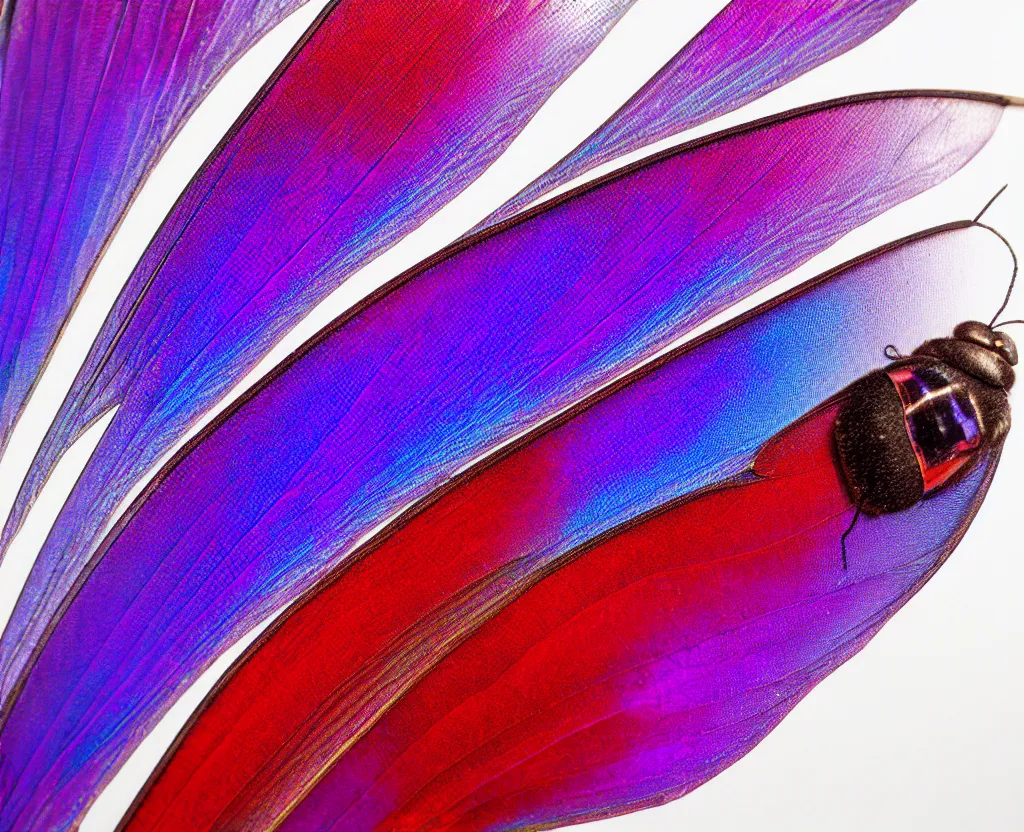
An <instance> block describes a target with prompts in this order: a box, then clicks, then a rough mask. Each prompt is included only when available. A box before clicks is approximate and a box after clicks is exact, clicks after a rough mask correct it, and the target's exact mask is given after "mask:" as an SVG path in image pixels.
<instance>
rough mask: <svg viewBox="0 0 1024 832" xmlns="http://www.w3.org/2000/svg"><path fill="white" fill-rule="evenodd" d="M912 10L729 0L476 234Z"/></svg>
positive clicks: (908, 0) (895, 4)
mask: <svg viewBox="0 0 1024 832" xmlns="http://www.w3.org/2000/svg"><path fill="white" fill-rule="evenodd" d="M913 2H914V0H883V2H870V3H863V2H856V0H854V2H851V0H803V2H784V3H766V2H764V0H733V2H732V3H729V4H728V5H727V6H726V7H725V8H724V9H723V10H722V12H721V13H720V14H718V15H716V16H715V18H714V19H713V20H712V21H711V22H710V23H708V25H707V26H706V27H704V29H703V30H702V31H701V32H700V34H698V35H697V37H695V38H694V39H693V40H692V41H690V42H689V43H688V44H687V45H686V46H685V47H684V48H683V49H681V50H680V52H679V54H677V55H676V56H675V57H674V58H673V59H672V60H671V61H670V62H669V63H668V64H666V65H665V67H664V68H663V69H662V70H661V71H660V72H659V73H658V74H657V75H655V76H654V77H653V78H652V79H651V80H650V81H648V82H647V83H646V84H645V85H644V87H643V88H642V89H641V90H640V91H639V92H637V94H636V95H634V96H633V97H632V98H631V99H630V100H629V101H628V102H626V104H625V105H623V107H622V108H621V109H620V110H619V111H618V112H616V113H615V115H614V116H612V117H611V118H610V119H609V120H608V121H607V122H605V123H604V124H603V125H601V127H600V128H598V129H597V130H595V131H594V133H593V134H592V135H590V136H589V137H587V139H586V140H585V141H583V142H582V143H581V144H580V145H579V147H577V148H576V149H575V150H573V151H572V153H570V154H569V155H568V156H566V157H565V158H564V159H562V161H560V162H559V163H558V164H557V165H555V166H554V167H553V168H551V170H549V171H547V172H546V173H545V174H544V175H543V176H541V177H539V178H538V179H537V180H536V181H534V182H532V183H531V184H530V185H529V186H528V187H526V188H524V189H523V191H522V192H520V193H519V194H517V195H516V196H515V197H514V198H513V199H511V200H509V201H508V202H507V203H506V204H505V205H503V206H502V207H501V208H500V209H498V210H497V211H495V212H494V214H492V215H491V216H490V217H488V218H487V221H486V222H484V223H482V224H481V226H480V227H484V226H487V225H490V224H492V223H494V222H496V221H498V220H500V219H503V218H505V217H510V216H512V215H513V214H515V213H517V212H518V211H520V210H522V208H523V207H524V206H526V205H529V204H530V203H531V202H535V201H536V200H538V199H540V198H541V197H542V196H544V194H546V193H549V192H550V191H552V190H554V189H555V188H557V187H559V186H560V185H562V184H564V183H566V182H569V181H571V180H573V179H575V178H576V177H578V176H581V175H582V174H584V173H586V172H587V171H589V170H591V169H593V168H595V167H597V166H598V165H601V164H604V163H605V162H610V161H612V160H614V159H615V158H616V157H618V156H623V155H625V154H626V153H630V152H632V151H634V150H638V149H640V148H642V147H645V146H647V145H649V144H653V143H654V142H657V141H660V140H662V139H667V138H669V137H670V136H673V135H675V134H676V133H681V132H682V131H684V130H688V129H689V128H691V127H696V126H697V125H699V124H702V123H703V122H705V121H709V120H710V119H713V118H716V117H717V116H721V115H724V114H725V113H728V112H730V111H732V110H735V109H737V108H739V107H741V106H743V105H744V104H746V103H748V102H750V101H753V100H754V99H756V98H759V97H760V96H762V95H765V94H766V93H769V92H771V91H772V90H774V89H778V88H779V87H781V86H784V85H785V84H788V83H789V82H790V81H792V80H794V79H795V78H798V77H799V76H801V75H803V74H804V73H805V72H807V71H808V70H811V69H814V67H816V66H818V65H820V64H822V63H824V62H825V61H827V60H830V59H832V58H835V57H836V56H838V55H840V54H842V53H843V52H846V51H847V50H849V49H852V48H853V47H854V46H857V45H858V44H859V43H862V42H863V41H865V40H867V39H868V38H870V37H871V36H872V35H874V34H875V33H876V32H878V31H880V30H881V29H884V28H885V27H886V26H888V25H889V24H890V23H892V21H893V20H895V19H896V18H897V17H898V16H899V15H900V14H901V13H902V12H903V11H904V10H905V9H907V8H908V7H909V6H911V5H913Z"/></svg>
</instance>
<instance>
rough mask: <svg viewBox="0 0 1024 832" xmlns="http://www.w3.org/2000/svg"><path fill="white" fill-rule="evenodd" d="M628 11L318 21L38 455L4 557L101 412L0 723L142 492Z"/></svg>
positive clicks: (243, 124) (162, 235) (144, 274)
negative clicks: (31, 655) (69, 595)
mask: <svg viewBox="0 0 1024 832" xmlns="http://www.w3.org/2000/svg"><path fill="white" fill-rule="evenodd" d="M632 2H633V0H594V2H588V3H585V4H580V3H564V2H561V1H560V0H485V2H476V0H465V1H464V2H451V3H448V2H446V3H428V4H422V3H409V2H405V0H340V2H333V3H332V4H331V5H330V6H329V8H328V10H327V12H326V13H325V14H323V15H321V17H320V19H319V22H318V23H317V24H315V25H314V26H313V27H312V28H311V29H310V31H309V32H308V33H307V35H306V37H305V38H304V40H303V41H302V43H301V44H300V45H299V46H298V47H297V49H296V51H295V52H293V54H292V56H291V57H290V58H289V59H288V61H286V64H285V68H284V69H283V71H282V72H281V73H280V74H279V75H277V76H276V77H275V78H274V79H272V81H271V82H270V83H269V84H268V86H267V87H265V88H264V89H263V90H262V91H261V93H260V94H259V96H257V98H256V100H255V101H254V102H253V103H252V104H251V105H250V107H249V109H248V110H247V111H246V113H245V114H243V116H242V118H241V119H240V121H239V122H237V123H236V124H235V125H234V127H233V128H232V130H231V131H230V132H229V134H228V136H227V137H226V138H225V139H224V141H223V142H222V144H221V147H220V148H219V150H218V151H217V152H216V153H214V154H213V155H212V156H211V157H210V159H208V160H207V162H206V164H205V165H204V166H203V168H202V169H201V170H200V172H199V173H198V174H197V176H196V178H195V179H194V180H193V181H192V183H191V184H190V186H189V187H188V189H187V190H186V191H185V193H184V195H183V196H182V198H181V200H180V201H179V202H178V203H177V204H176V205H175V207H174V209H173V210H172V212H171V213H170V215H169V216H168V218H167V219H166V220H165V221H164V224H163V226H162V227H161V229H160V230H159V232H158V233H157V235H156V237H155V238H154V241H153V242H152V243H151V244H150V246H149V248H148V249H147V251H146V253H145V254H144V255H143V257H142V259H141V261H140V262H139V264H138V265H137V267H136V268H135V270H134V272H133V273H132V275H131V277H130V278H129V280H128V283H127V285H126V287H125V289H124V290H123V291H122V293H121V295H120V297H119V298H118V300H117V302H116V304H115V306H114V308H113V310H112V312H111V314H110V316H109V317H108V319H107V321H106V323H105V325H104V328H103V330H102V331H101V333H100V335H99V336H98V339H97V341H96V343H95V344H94V346H93V348H92V350H91V351H90V353H89V355H88V356H87V357H86V359H85V362H84V364H83V367H82V370H81V372H80V373H79V376H78V378H77V380H76V382H75V384H74V385H73V387H72V390H71V392H70V393H69V395H68V398H67V399H66V400H65V402H64V405H63V406H62V409H61V411H60V413H59V414H58V416H57V419H56V422H55V428H54V431H55V432H51V434H50V436H49V438H48V439H46V440H44V442H43V443H42V445H41V447H40V450H39V453H38V456H37V458H36V460H35V463H34V466H33V468H32V470H31V471H30V472H29V474H28V478H27V481H26V484H25V486H24V487H23V489H22V494H21V496H20V498H19V500H18V502H17V504H16V505H15V507H14V509H13V511H12V515H11V518H10V519H9V521H8V523H7V525H6V527H5V530H4V537H3V544H4V545H5V546H6V545H7V544H8V543H9V542H10V539H11V538H12V536H13V534H14V533H15V532H16V531H17V529H18V527H19V525H20V524H21V521H22V520H23V519H24V516H25V513H26V511H27V509H28V508H29V507H30V505H31V502H32V500H33V499H34V498H35V496H36V495H37V494H38V490H39V488H41V486H42V484H43V482H44V481H45V475H46V474H47V473H48V472H49V471H50V470H51V467H52V465H53V464H55V463H56V461H57V460H58V459H59V457H60V455H61V453H63V451H64V450H66V448H67V447H69V445H70V443H71V442H73V441H74V440H75V439H77V438H78V437H79V436H80V435H81V432H82V431H83V430H84V429H85V428H86V427H87V426H88V425H89V424H91V423H92V422H93V421H94V420H95V419H96V418H98V417H99V416H100V415H102V414H103V413H105V412H106V411H108V410H109V409H110V408H113V407H117V408H118V411H117V414H116V416H115V417H114V418H113V420H112V422H111V424H110V427H109V429H108V430H107V432H106V438H105V439H104V440H103V441H102V442H101V443H100V445H99V447H98V448H97V450H96V452H95V453H94V454H93V456H92V458H91V460H90V463H89V465H88V467H87V468H86V470H85V472H84V473H83V475H82V477H81V479H80V480H79V481H78V483H77V485H76V488H75V490H74V493H73V494H72V496H71V498H70V499H69V501H68V502H67V504H66V505H65V507H64V510H63V511H62V512H61V514H60V516H59V518H58V519H57V521H56V523H55V524H54V527H53V529H52V530H51V534H50V536H49V538H48V540H47V542H46V544H45V546H44V550H43V552H42V553H41V554H40V556H39V558H38V560H37V562H36V569H35V570H34V572H33V577H32V578H31V579H30V584H31V586H30V587H29V589H28V590H27V593H26V594H25V595H24V596H23V600H24V602H25V603H24V604H23V605H22V609H21V610H20V611H19V612H16V613H15V616H14V618H13V619H12V622H11V624H10V625H9V627H8V629H7V631H6V632H5V634H4V639H5V640H4V642H3V647H0V653H2V658H0V679H2V680H3V681H2V682H0V703H2V702H3V699H4V698H5V697H6V694H7V693H8V692H9V690H10V685H9V683H10V681H11V678H12V676H11V673H12V664H11V662H12V655H11V650H12V648H13V645H15V644H18V643H21V644H22V647H21V649H22V650H29V651H31V649H32V648H31V641H32V640H33V639H34V637H35V636H36V635H38V633H39V632H41V631H42V629H43V628H44V627H45V626H46V625H47V622H48V620H49V617H50V616H51V615H52V613H53V611H54V610H55V609H56V607H57V605H58V604H59V603H60V601H61V599H62V598H63V597H64V595H65V594H66V592H67V590H68V589H69V588H70V587H71V586H72V585H73V583H74V581H75V579H76V578H77V576H78V575H79V574H80V571H81V569H82V568H83V567H84V566H85V563H86V561H87V559H88V556H89V555H90V554H92V552H93V551H94V548H95V545H96V543H97V542H98V537H99V535H100V533H101V532H102V530H103V529H104V528H106V527H107V523H108V521H109V519H110V517H111V514H113V513H114V511H115V510H116V508H117V507H118V506H119V505H120V504H121V502H122V500H123V499H124V498H125V496H126V495H127V494H128V493H129V491H130V490H131V488H132V486H133V485H134V484H135V483H136V482H137V481H138V478H139V477H140V476H141V475H142V474H143V472H144V471H145V470H146V469H147V468H149V467H150V466H151V465H153V463H155V462H156V461H157V460H158V459H159V458H160V456H161V455H162V454H164V453H165V452H166V451H167V449H168V448H169V446H171V445H173V444H174V442H175V441H176V440H177V439H179V438H180V437H181V435H182V433H183V432H184V431H185V430H186V429H187V428H188V427H189V425H190V424H192V422H194V420H195V419H196V418H197V417H198V416H199V415H201V414H202V413H203V412H204V411H205V410H206V409H207V408H208V407H209V406H211V405H212V404H214V403H215V402H216V401H217V399H219V398H220V397H221V396H222V395H223V394H224V393H226V392H227V391H228V390H229V389H230V388H231V387H232V385H233V384H234V383H235V382H236V381H238V380H239V379H240V377H241V375H242V374H244V372H245V371H246V370H247V369H249V368H250V367H251V366H252V365H253V364H254V363H255V362H256V361H258V360H259V358H260V356H261V355H263V353H264V352H265V351H266V350H267V349H269V347H270V346H271V345H272V344H273V342H274V341H276V340H277V338H279V337H280V336H281V335H282V334H283V333H284V332H285V331H287V329H288V328H290V327H291V326H292V325H293V324H295V323H296V322H297V321H298V320H300V319H301V318H302V316H303V315H304V314H305V313H306V312H308V311H309V309H310V307H311V306H312V305H313V304H315V303H316V302H317V301H318V300H320V299H322V298H323V297H324V296H325V295H326V294H328V293H329V292H330V291H331V290H332V289H334V288H336V286H337V285H338V283H339V282H340V280H341V277H342V276H343V275H345V274H347V273H348V272H350V271H353V270H355V269H356V268H358V266H359V265H362V264H363V263H365V262H366V261H367V260H369V259H372V257H373V256H375V255H376V254H378V253H380V251H381V250H382V249H384V248H386V247H387V246H388V245H391V244H392V243H394V242H395V241H396V240H398V239H399V238H401V237H402V236H404V235H405V234H406V233H408V232H409V231H410V230H411V229H412V228H414V227H415V226H416V225H418V224H419V223H421V222H422V221H423V220H424V219H425V218H426V217H427V216H429V214H431V213H432V212H433V211H435V210H437V208H439V207H440V206H441V205H443V204H444V203H446V202H447V201H448V200H450V199H451V198H452V196H454V195H455V194H456V193H458V192H459V191H460V190H462V188H464V187H465V186H466V185H467V184H468V183H469V182H470V181H472V179H473V178H475V177H476V176H477V175H478V174H479V173H480V172H481V171H483V170H484V169H485V168H486V167H487V166H488V165H489V164H490V163H491V162H492V161H493V160H494V158H495V157H496V156H498V155H499V154H500V153H501V152H502V151H503V150H504V149H505V147H506V146H507V145H508V143H509V142H511V140H512V138H513V137H514V136H515V135H516V133H518V132H519V130H520V129H521V128H522V127H523V125H525V124H526V122H527V121H529V119H530V117H531V116H532V115H533V113H535V112H536V111H537V109H538V108H539V107H540V105H541V104H542V103H543V102H544V100H545V99H546V98H547V97H548V96H549V95H550V94H551V93H552V92H553V91H554V89H555V88H556V87H557V86H558V84H559V83H560V82H561V81H562V80H563V79H564V78H565V76H567V75H568V74H569V73H571V72H572V71H573V70H574V69H575V68H576V67H577V66H578V65H579V64H580V63H581V62H582V61H583V60H584V59H585V58H586V57H587V55H588V54H590V52H591V51H592V50H593V49H594V47H595V46H597V44H598V43H600V41H601V40H602V38H603V37H604V35H605V34H606V33H607V32H608V30H609V29H610V28H611V27H612V26H613V25H614V24H615V22H616V21H617V20H618V19H619V18H620V17H621V15H622V14H623V13H624V12H625V11H626V10H627V9H628V8H629V6H630V5H631V3H632ZM513 44H514V48H510V47H511V45H513ZM30 618H31V619H32V620H31V621H30V620H29V619H30ZM14 662H15V665H16V664H18V662H19V660H18V659H15V660H14Z"/></svg>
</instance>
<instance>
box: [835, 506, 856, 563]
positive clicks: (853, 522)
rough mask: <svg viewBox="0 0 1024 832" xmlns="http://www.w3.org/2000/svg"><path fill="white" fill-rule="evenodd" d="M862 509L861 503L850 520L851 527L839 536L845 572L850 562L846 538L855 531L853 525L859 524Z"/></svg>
mask: <svg viewBox="0 0 1024 832" xmlns="http://www.w3.org/2000/svg"><path fill="white" fill-rule="evenodd" d="M860 515H861V510H860V505H858V506H857V510H856V511H855V512H854V514H853V520H851V521H850V525H849V527H848V528H847V529H846V531H845V532H843V534H842V537H840V538H839V545H840V547H841V548H842V550H843V571H844V572H845V571H846V570H847V569H848V568H849V563H848V562H847V560H846V538H848V537H849V536H850V532H852V531H853V527H854V526H856V525H857V521H858V520H860Z"/></svg>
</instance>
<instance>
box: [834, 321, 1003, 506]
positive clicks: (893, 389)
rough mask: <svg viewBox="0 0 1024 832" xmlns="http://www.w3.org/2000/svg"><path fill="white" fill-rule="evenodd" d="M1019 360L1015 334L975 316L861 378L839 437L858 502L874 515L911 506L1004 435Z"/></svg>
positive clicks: (844, 466) (850, 395)
mask: <svg viewBox="0 0 1024 832" xmlns="http://www.w3.org/2000/svg"><path fill="white" fill-rule="evenodd" d="M1016 363H1017V349H1016V347H1015V345H1014V343H1013V341H1012V340H1011V339H1010V338H1009V336H1007V335H1005V334H1003V333H1001V332H996V331H995V330H993V329H992V328H991V327H990V326H987V325H986V324H982V323H978V322H976V321H968V322H965V323H962V324H960V325H959V326H958V327H957V328H956V329H955V330H954V332H953V337H952V338H939V339H935V340H931V341H927V342H925V343H924V344H922V345H921V346H920V347H918V348H917V349H916V350H914V352H913V354H912V355H910V356H907V357H905V358H899V359H897V360H896V361H893V362H892V363H891V364H890V365H889V366H888V367H885V368H883V369H881V370H876V371H874V372H872V373H869V374H868V375H866V376H864V377H863V378H862V379H860V380H859V381H858V382H856V383H855V384H854V385H853V386H852V387H851V388H850V389H849V391H848V395H847V398H846V400H845V402H844V404H843V407H842V408H841V410H840V412H839V416H838V418H837V420H836V427H835V441H836V449H837V451H838V455H839V461H840V466H841V468H842V472H843V475H844V479H845V480H846V485H847V487H848V489H849V491H850V495H851V497H853V500H854V502H855V503H856V504H857V506H858V508H859V509H860V510H861V511H863V512H864V513H866V514H871V515H879V514H891V513H894V512H898V511H903V510H905V509H908V508H910V507H911V506H913V505H916V504H917V503H919V502H920V501H921V500H922V499H924V498H925V497H927V496H928V495H929V494H932V493H934V492H935V491H937V490H939V489H941V488H943V487H944V486H946V485H947V484H949V483H950V482H953V481H955V480H956V479H957V478H958V476H961V475H963V474H964V473H966V472H967V471H968V470H969V469H970V468H971V466H972V465H973V463H974V462H975V461H976V460H977V459H979V458H980V457H981V452H982V451H983V450H984V449H986V448H990V447H994V446H998V445H999V444H1000V443H1002V441H1003V440H1004V439H1005V437H1006V434H1007V431H1008V430H1009V429H1010V404H1009V400H1008V398H1007V393H1008V392H1009V390H1010V388H1011V387H1012V386H1013V382H1014V371H1013V366H1014V365H1015V364H1016Z"/></svg>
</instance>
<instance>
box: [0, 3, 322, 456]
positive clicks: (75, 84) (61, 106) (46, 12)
mask: <svg viewBox="0 0 1024 832" xmlns="http://www.w3.org/2000/svg"><path fill="white" fill-rule="evenodd" d="M304 2H305V0H165V2H159V3H153V2H145V0H118V2H111V0H103V1H102V2H101V0H75V2H70V3H69V2H61V0H17V2H14V0H4V2H2V3H0V451H2V450H3V448H4V446H5V445H6V444H7V440H8V438H9V436H10V431H11V429H12V427H13V425H14V421H15V420H16V419H17V417H18V414H19V412H20V411H21V408H22V406H23V405H24V403H25V399H26V398H27V396H28V394H29V391H30V390H31V388H32V386H33V385H34V384H35V380H36V377H37V375H38V373H39V372H40V370H41V369H42V366H43V364H44V363H45V362H46V359H47V357H48V356H49V353H50V351H51V349H52V348H53V346H54V344H55V343H56V340H57V337H58V335H59V333H60V330H61V328H62V327H63V325H64V321H65V319H66V318H67V316H68V314H70V312H71V309H72V307H73V306H74V304H75V301H76V299H77V298H78V294H79V291H80V290H81V289H82V286H83V284H84V283H85V281H86V280H87V279H88V277H89V274H90V273H91V271H92V269H93V267H94V266H95V264H96V260H97V258H98V257H99V255H100V253H101V252H102V250H103V247H104V246H105V245H106V242H107V240H108V238H109V236H110V234H111V233H112V231H113V230H114V228H115V227H116V225H117V223H118V222H119V221H120V219H121V217H122V215H123V214H124V212H125V210H126V208H127V207H128V204H129V203H130V202H131V200H132V198H133V197H134V195H135V193H136V190H137V188H138V187H139V184H140V183H141V181H142V180H143V179H144V178H145V177H146V174H147V173H148V172H149V170H150V169H151V168H152V166H153V165H154V163H155V162H156V160H157V159H158V158H159V156H160V154H161V153H162V152H163V150H164V149H165V148H166V147H167V144H168V143H169V142H170V140H171V138H172V137H173V136H174V134H175V133H176V132H177V130H178V128H179V127H180V126H181V125H182V124H183V123H184V122H185V120H186V119H187V118H188V116H189V114H190V113H191V112H192V111H193V110H194V109H195V107H196V106H197V105H198V104H199V102H200V101H201V100H202V99H203V97H204V96H205V95H206V94H207V93H208V92H209V91H210V89H212V87H213V85H214V84H215V83H216V82H217V80H218V79H219V77H220V76H221V74H223V72H224V71H225V70H226V69H227V68H228V67H229V66H230V65H231V64H232V63H234V61H235V60H237V59H238V57H239V56H240V55H242V54H243V53H244V52H245V51H246V50H247V49H248V48H249V47H250V46H252V44H253V43H255V42H256V40H258V39H259V38H260V37H261V36H262V35H263V34H264V33H265V32H267V31H269V30H270V29H271V28H272V27H273V26H274V25H275V24H276V23H278V22H279V21H280V20H281V19H283V18H284V16H285V15H287V14H288V13H289V12H291V11H293V10H295V9H297V8H298V7H299V6H301V5H303V3H304ZM214 33H215V34H214Z"/></svg>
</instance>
